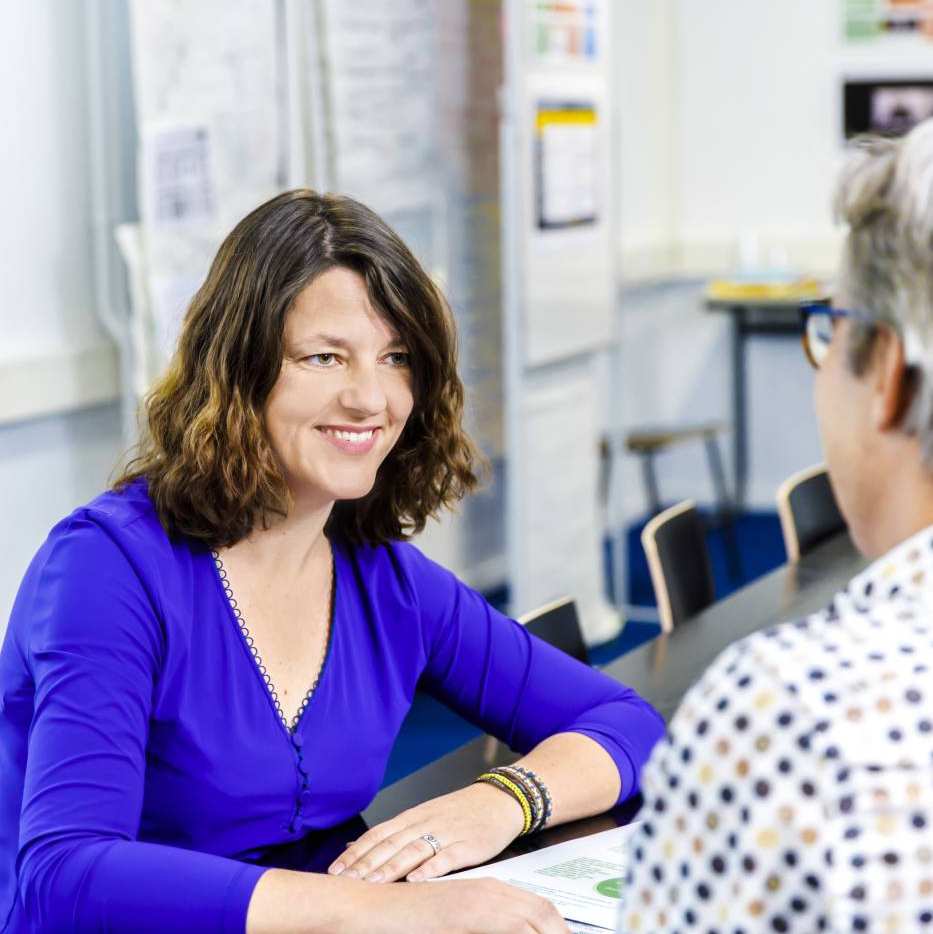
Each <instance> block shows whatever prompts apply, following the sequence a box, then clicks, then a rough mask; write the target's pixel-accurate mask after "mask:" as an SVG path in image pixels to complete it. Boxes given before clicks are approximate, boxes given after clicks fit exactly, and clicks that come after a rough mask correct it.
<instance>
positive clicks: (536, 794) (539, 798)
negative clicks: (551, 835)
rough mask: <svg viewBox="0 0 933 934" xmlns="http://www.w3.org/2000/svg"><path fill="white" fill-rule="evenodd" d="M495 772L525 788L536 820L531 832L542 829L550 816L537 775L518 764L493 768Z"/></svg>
mask: <svg viewBox="0 0 933 934" xmlns="http://www.w3.org/2000/svg"><path fill="white" fill-rule="evenodd" d="M492 771H494V772H499V773H500V774H502V775H506V776H508V777H510V778H511V779H512V780H513V781H514V782H516V783H517V784H519V785H521V786H522V788H524V790H525V793H526V794H527V795H528V797H529V799H530V800H531V804H532V810H533V811H534V812H535V813H534V817H535V819H534V821H533V822H532V825H531V830H529V831H528V832H529V833H535V832H537V831H538V830H540V829H541V828H542V827H543V826H544V825H545V823H547V819H548V817H549V816H550V815H549V813H548V810H547V803H546V801H545V799H544V794H543V793H542V787H543V786H542V784H541V783H540V781H539V780H538V779H537V777H536V776H532V775H529V774H528V772H527V771H526V770H525V769H522V768H519V767H518V766H507V765H506V766H501V767H500V768H498V769H493V770H492Z"/></svg>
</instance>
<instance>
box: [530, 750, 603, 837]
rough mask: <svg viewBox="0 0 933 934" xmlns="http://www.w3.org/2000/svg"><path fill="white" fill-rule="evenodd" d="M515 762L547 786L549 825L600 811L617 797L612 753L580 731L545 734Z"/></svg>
mask: <svg viewBox="0 0 933 934" xmlns="http://www.w3.org/2000/svg"><path fill="white" fill-rule="evenodd" d="M516 765H520V766H522V767H523V768H526V769H530V770H531V771H532V772H534V773H535V774H536V775H537V776H538V778H540V779H541V781H542V782H543V783H544V784H545V785H546V786H547V789H548V791H549V792H550V794H551V798H552V803H553V812H552V815H551V820H550V824H551V825H553V824H563V823H566V822H567V821H572V820H578V819H580V818H581V817H590V816H592V815H593V814H601V813H602V812H603V811H607V810H609V808H611V807H612V806H613V805H614V804H615V803H616V801H617V800H618V799H619V792H620V790H621V782H620V778H619V770H618V768H617V767H616V764H615V762H614V761H613V759H612V756H610V755H609V753H608V752H606V750H605V749H604V748H603V747H602V746H600V744H599V743H597V742H596V740H594V739H590V737H589V736H584V735H583V734H582V733H557V734H555V735H554V736H549V737H548V738H547V739H545V740H543V741H542V742H540V743H539V744H538V745H537V746H535V748H534V749H533V750H532V751H531V752H530V753H528V755H527V756H525V757H524V758H522V759H520V760H519V761H518V762H517V763H516Z"/></svg>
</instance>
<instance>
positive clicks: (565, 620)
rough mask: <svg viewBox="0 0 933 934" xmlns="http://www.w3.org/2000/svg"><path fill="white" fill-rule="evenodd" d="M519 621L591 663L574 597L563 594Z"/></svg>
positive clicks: (550, 641) (568, 652) (571, 653)
mask: <svg viewBox="0 0 933 934" xmlns="http://www.w3.org/2000/svg"><path fill="white" fill-rule="evenodd" d="M518 621H519V622H520V623H521V624H522V625H523V626H524V627H525V628H526V629H527V630H528V631H529V632H530V633H531V634H532V635H534V636H537V637H538V638H539V639H543V640H544V641H545V642H549V643H550V644H551V645H553V646H555V647H557V648H558V649H560V650H561V651H563V652H566V653H567V654H568V655H570V656H571V657H572V658H575V659H577V660H578V661H581V662H583V663H584V664H586V665H589V663H590V656H589V653H588V652H587V650H586V643H585V642H584V641H583V632H582V630H581V629H580V618H579V617H578V616H577V605H576V603H575V602H574V601H573V599H572V598H571V597H561V598H560V599H559V600H554V601H553V602H552V603H547V604H545V605H544V606H541V607H538V608H537V609H535V610H532V611H531V612H530V613H526V614H525V615H524V616H520V617H519V618H518Z"/></svg>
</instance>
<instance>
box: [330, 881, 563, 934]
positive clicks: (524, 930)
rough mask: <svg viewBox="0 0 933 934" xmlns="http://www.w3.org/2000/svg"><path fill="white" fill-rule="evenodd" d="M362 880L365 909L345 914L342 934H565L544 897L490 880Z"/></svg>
mask: <svg viewBox="0 0 933 934" xmlns="http://www.w3.org/2000/svg"><path fill="white" fill-rule="evenodd" d="M363 884H364V885H365V886H366V887H367V888H368V890H369V891H367V892H366V893H365V895H364V899H365V901H366V903H367V907H368V908H370V909H371V913H370V911H365V912H361V913H360V914H359V915H357V916H355V917H353V918H348V922H349V923H348V926H347V927H346V928H341V930H346V931H347V932H348V934H350V932H352V934H357V932H359V934H410V932H411V931H418V932H419V934H568V932H569V930H570V929H569V928H568V927H567V923H566V922H565V921H564V919H563V918H562V917H561V916H560V912H558V910H557V909H556V908H555V907H554V906H553V905H552V904H551V903H550V902H549V901H548V900H547V899H544V898H541V897H540V896H539V895H533V894H532V893H531V892H526V891H525V890H524V889H519V888H515V887H514V886H511V885H506V883H504V882H499V881H498V880H496V879H451V880H449V881H441V882H414V883H394V884H391V883H390V884H378V883H376V884H374V883H363ZM360 907H362V906H360ZM351 913H352V912H351ZM363 913H365V914H366V915H367V917H365V918H364V917H362V914H363Z"/></svg>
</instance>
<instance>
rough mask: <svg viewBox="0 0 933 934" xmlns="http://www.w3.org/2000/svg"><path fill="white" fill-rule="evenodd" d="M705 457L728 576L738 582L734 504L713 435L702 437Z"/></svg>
mask: <svg viewBox="0 0 933 934" xmlns="http://www.w3.org/2000/svg"><path fill="white" fill-rule="evenodd" d="M704 444H705V447H706V459H707V461H708V463H709V472H710V476H711V477H712V479H713V491H714V493H715V496H716V511H717V512H718V513H719V525H720V528H721V529H722V540H723V545H724V546H725V552H726V567H727V570H728V572H729V578H730V579H731V580H732V582H733V583H739V582H740V581H741V580H742V577H743V571H742V555H741V552H740V551H739V543H738V541H737V540H736V536H735V525H734V524H733V518H734V515H735V504H734V503H733V502H732V500H731V499H730V498H729V493H728V491H727V489H726V477H725V472H724V471H723V467H722V457H721V456H720V454H719V445H718V444H717V443H716V439H715V437H713V436H712V435H707V436H706V438H704Z"/></svg>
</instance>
